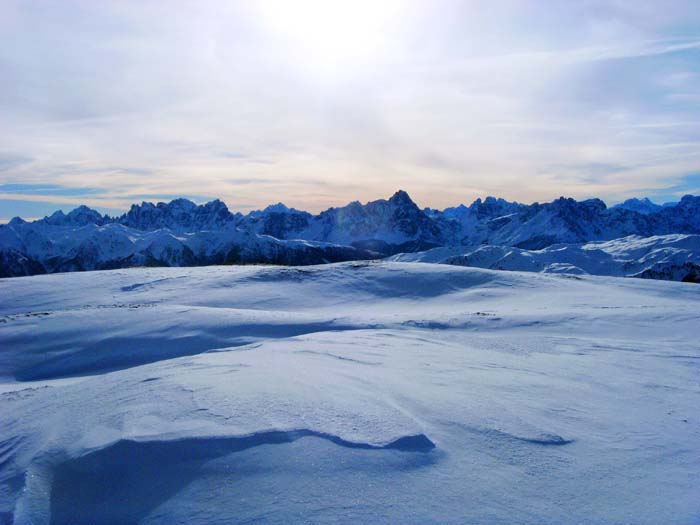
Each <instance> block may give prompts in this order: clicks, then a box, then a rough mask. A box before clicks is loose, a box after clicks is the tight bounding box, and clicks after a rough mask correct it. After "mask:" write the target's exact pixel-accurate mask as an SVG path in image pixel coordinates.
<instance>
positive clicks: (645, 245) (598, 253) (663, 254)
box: [390, 235, 700, 283]
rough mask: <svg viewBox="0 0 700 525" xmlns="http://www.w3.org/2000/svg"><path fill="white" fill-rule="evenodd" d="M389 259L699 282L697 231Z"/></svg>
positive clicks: (435, 251) (454, 249)
mask: <svg viewBox="0 0 700 525" xmlns="http://www.w3.org/2000/svg"><path fill="white" fill-rule="evenodd" d="M390 260H392V261H401V262H429V263H442V264H453V265H457V266H472V267H476V268H488V269H492V270H516V271H524V272H545V273H569V274H576V275H581V274H591V275H614V276H618V277H641V278H647V279H664V280H667V281H687V282H696V283H700V235H658V236H655V237H638V236H635V235H631V236H629V237H624V238H622V239H615V240H612V241H601V242H589V243H582V244H554V245H552V246H548V247H547V248H544V249H542V250H522V249H520V248H513V247H510V246H490V245H483V246H478V247H471V248H466V247H462V246H460V247H440V248H433V249H431V250H427V251H424V252H416V253H402V254H399V255H394V256H392V257H390Z"/></svg>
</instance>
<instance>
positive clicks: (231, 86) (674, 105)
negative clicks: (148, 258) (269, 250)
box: [0, 0, 700, 219]
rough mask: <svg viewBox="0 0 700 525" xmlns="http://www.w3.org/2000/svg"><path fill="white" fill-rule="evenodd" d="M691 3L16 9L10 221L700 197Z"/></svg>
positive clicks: (3, 152)
mask: <svg viewBox="0 0 700 525" xmlns="http://www.w3.org/2000/svg"><path fill="white" fill-rule="evenodd" d="M698 64H700V9H698V5H697V2H694V1H673V0H671V1H664V2H661V1H659V2H654V1H649V2H638V1H614V0H613V1H611V0H606V1H592V0H591V1H586V0H583V1H576V2H574V1H561V2H549V1H547V2H545V1H537V2H535V1H527V0H502V1H499V0H494V1H490V2H487V3H485V2H476V1H448V0H430V1H427V0H426V1H410V0H406V1H403V2H400V1H395V0H386V1H383V2H371V1H369V0H356V1H354V2H332V1H330V2H329V1H321V0H298V1H296V2H288V1H282V0H265V1H263V0H260V1H257V2H256V1H254V0H250V1H240V2H235V1H234V2H224V1H223V0H222V1H219V2H178V1H169V2H165V1H163V2H157V1H145V2H144V1H138V2H136V1H134V2H130V1H123V0H122V1H118V2H117V1H115V2H110V1H108V0H105V1H101V2H92V1H70V0H62V1H61V2H54V1H45V2H40V1H32V0H4V1H3V2H2V3H1V4H0V78H2V79H3V80H2V82H0V114H1V115H2V118H1V119H0V219H3V218H5V219H6V218H9V217H12V216H14V215H22V216H25V217H26V216H42V215H45V214H47V213H50V212H51V211H53V210H54V209H57V208H63V209H69V208H72V207H74V206H75V205H78V204H81V203H85V204H88V205H90V206H93V207H95V208H97V209H100V210H102V211H106V212H111V213H115V212H117V211H119V210H124V209H126V208H128V205H129V204H130V203H131V202H135V201H140V200H143V199H146V200H159V199H160V200H167V199H170V198H173V197H174V196H191V197H193V198H194V199H195V200H199V201H203V200H208V199H210V198H213V197H219V198H221V199H222V200H224V201H225V202H226V203H227V204H228V205H229V207H230V208H232V209H234V210H242V211H245V210H248V209H251V208H259V207H262V206H264V205H266V204H269V203H272V202H278V201H283V202H285V203H286V204H288V205H290V206H294V207H296V208H303V209H309V210H312V211H317V210H320V209H324V208H326V207H328V206H331V205H339V204H345V203H347V202H348V201H350V200H355V199H359V200H371V199H375V198H380V197H386V196H388V195H390V194H391V193H393V192H394V191H395V190H396V189H398V188H402V189H405V190H407V191H408V192H409V193H410V194H411V195H412V196H413V197H414V199H415V200H416V201H417V202H418V203H419V204H421V205H423V206H431V207H445V206H449V205H454V204H457V203H459V202H467V203H468V202H471V201H472V200H474V199H475V198H477V197H484V196H486V195H497V196H501V197H505V198H508V199H512V200H519V201H522V202H532V201H540V202H542V201H546V200H550V199H552V198H555V197H558V196H560V195H567V196H573V197H576V198H586V197H591V196H598V197H601V198H603V199H604V200H606V201H608V202H616V201H619V200H622V199H625V198H628V197H630V196H651V197H652V198H653V199H655V200H658V201H671V200H677V199H678V197H679V196H680V195H682V194H683V193H700V180H699V177H700V162H699V160H700V148H699V147H698V146H700V67H699V66H698Z"/></svg>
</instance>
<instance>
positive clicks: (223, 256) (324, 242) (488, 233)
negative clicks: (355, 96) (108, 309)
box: [0, 190, 700, 280]
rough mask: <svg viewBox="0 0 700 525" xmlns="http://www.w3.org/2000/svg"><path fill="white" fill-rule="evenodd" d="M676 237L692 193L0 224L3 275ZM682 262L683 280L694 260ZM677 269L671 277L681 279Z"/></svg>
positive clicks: (693, 230) (186, 209)
mask: <svg viewBox="0 0 700 525" xmlns="http://www.w3.org/2000/svg"><path fill="white" fill-rule="evenodd" d="M677 234H700V197H699V196H692V195H686V196H684V197H683V198H682V199H681V200H680V201H679V202H678V203H670V204H665V205H657V204H654V203H652V202H651V201H649V200H648V199H642V200H640V199H630V200H628V201H625V202H624V203H621V204H619V205H616V206H613V207H610V208H609V207H607V206H606V204H605V203H604V202H603V201H602V200H600V199H589V200H583V201H576V200H574V199H571V198H564V197H561V198H559V199H556V200H554V201H552V202H549V203H543V204H540V203H533V204H529V205H527V204H521V203H517V202H509V201H506V200H504V199H499V198H494V197H487V198H486V199H484V200H481V199H477V200H476V201H474V202H473V203H472V204H471V205H469V206H466V205H463V204H462V205H459V206H456V207H452V208H446V209H444V210H435V209H430V208H425V209H421V208H420V207H419V206H418V205H417V204H416V203H415V202H414V201H413V200H412V199H411V197H410V196H409V195H408V194H407V193H406V192H405V191H401V190H400V191H397V192H396V193H395V194H394V195H392V196H391V197H390V198H389V199H380V200H376V201H372V202H368V203H366V204H361V203H360V202H357V201H355V202H351V203H350V204H348V205H346V206H343V207H337V208H330V209H328V210H325V211H323V212H321V213H319V214H311V213H308V212H306V211H300V210H296V209H293V208H288V207H287V206H285V205H284V204H282V203H278V204H274V205H271V206H268V207H267V208H265V209H264V210H257V211H253V212H250V213H248V214H246V215H243V214H241V213H232V212H231V211H230V210H229V209H228V208H227V207H226V205H225V204H224V203H223V202H222V201H220V200H218V199H217V200H214V201H211V202H208V203H206V204H202V205H198V204H195V203H194V202H192V201H189V200H187V199H176V200H173V201H171V202H169V203H164V202H159V203H157V204H153V203H150V202H143V203H141V204H134V205H132V206H131V208H130V209H129V211H128V212H126V213H124V214H123V215H121V216H118V217H110V216H107V215H102V214H100V213H99V212H97V211H95V210H93V209H91V208H88V207H87V206H79V207H78V208H76V209H74V210H72V211H71V212H70V213H67V214H65V213H63V212H62V211H57V212H55V213H54V214H52V215H50V216H48V217H45V218H43V219H40V220H37V221H33V222H26V221H24V220H22V219H20V218H18V217H16V218H14V219H12V220H11V221H10V222H9V223H8V224H6V225H2V226H0V276H3V277H11V276H21V275H32V274H38V273H53V272H61V271H80V270H98V269H111V268H123V267H131V266H197V265H209V264H250V263H269V264H290V265H303V264H321V263H327V262H338V261H345V260H355V259H376V258H382V257H387V256H392V255H395V254H399V253H415V252H422V251H426V250H431V249H434V248H438V247H451V248H453V249H456V252H455V253H459V254H460V255H465V254H466V253H467V252H468V250H460V249H459V247H469V248H473V249H477V248H478V247H480V246H484V245H488V246H491V247H493V246H498V247H502V248H503V250H506V249H507V248H513V249H517V250H521V251H523V252H536V251H541V250H549V251H550V252H552V250H553V248H551V247H552V246H555V245H582V246H583V245H584V244H585V243H590V242H595V241H611V240H614V239H621V238H627V237H629V236H635V238H647V237H652V236H666V235H677ZM581 249H585V250H587V248H581ZM664 249H666V250H673V249H675V248H673V247H668V246H665V247H664ZM696 249H697V248H696V247H694V248H692V250H691V251H693V250H696ZM472 251H473V250H472ZM503 253H505V251H504V252H503ZM552 253H555V252H552ZM586 253H589V252H586ZM693 253H694V252H693ZM547 257H549V256H547ZM462 260H464V258H463V259H462ZM673 260H674V264H675V263H676V262H677V260H676V259H673ZM686 262H688V263H689V264H690V265H691V267H690V270H689V273H688V275H691V274H692V273H693V272H695V266H693V265H695V264H696V262H697V261H696V262H693V261H686ZM684 263H685V262H684ZM526 266H527V265H526ZM594 266H595V265H594ZM512 269H527V268H520V267H517V265H516V267H515V268H512ZM644 270H645V268H641V269H640V271H639V272H636V273H640V274H643V273H644ZM662 270H663V269H662ZM586 271H587V270H586ZM683 271H684V270H682V269H681V270H679V271H676V270H675V269H673V270H672V271H670V273H671V274H673V277H672V278H673V279H674V280H682V278H683V277H685V276H684V275H680V274H679V272H680V273H683ZM655 272H656V271H655ZM696 273H697V272H696ZM657 274H658V275H663V271H661V273H659V272H656V273H655V275H657Z"/></svg>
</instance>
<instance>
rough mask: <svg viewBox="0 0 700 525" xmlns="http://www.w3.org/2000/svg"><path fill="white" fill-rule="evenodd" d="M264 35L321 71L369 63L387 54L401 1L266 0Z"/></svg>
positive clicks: (263, 9)
mask: <svg viewBox="0 0 700 525" xmlns="http://www.w3.org/2000/svg"><path fill="white" fill-rule="evenodd" d="M260 5H261V8H262V15H263V17H264V19H265V24H266V25H267V27H268V30H269V31H270V32H271V33H272V34H273V35H274V36H275V37H277V38H281V39H282V40H283V41H284V43H285V44H286V45H288V46H290V51H291V52H293V53H295V54H297V55H301V58H302V59H303V62H304V63H305V64H307V65H310V66H312V67H314V68H317V69H321V70H338V69H342V68H347V67H354V66H359V65H362V64H367V63H372V62H375V61H378V60H380V59H381V58H382V57H384V56H386V54H387V53H388V51H389V48H390V47H391V46H390V38H389V34H390V31H391V29H392V28H393V27H396V25H397V19H398V17H399V15H400V13H399V2H397V1H393V0H382V1H371V0H354V1H342V0H339V1H334V0H325V1H324V0H295V1H290V0H269V1H266V2H263V3H261V4H260Z"/></svg>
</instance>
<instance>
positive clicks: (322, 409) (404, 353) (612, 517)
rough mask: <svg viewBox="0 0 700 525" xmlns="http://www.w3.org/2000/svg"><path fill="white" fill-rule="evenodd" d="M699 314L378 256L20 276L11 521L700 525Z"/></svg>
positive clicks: (627, 282) (11, 406)
mask: <svg viewBox="0 0 700 525" xmlns="http://www.w3.org/2000/svg"><path fill="white" fill-rule="evenodd" d="M699 307H700V292H699V291H698V287H697V285H695V284H692V283H677V282H664V281H651V280H639V279H619V278H613V277H593V276H588V275H580V276H573V275H557V274H538V273H520V272H498V271H491V270H483V269H475V268H464V267H459V266H449V265H434V264H409V263H397V262H385V261H380V262H364V263H357V262H348V263H340V264H331V265H321V266H309V267H303V268H290V267H242V266H236V267H208V268H141V269H128V270H114V271H104V272H82V273H71V274H57V275H41V276H35V277H24V278H18V279H14V278H13V279H3V280H0V376H2V380H1V381H0V414H1V416H2V424H1V425H0V517H1V518H0V523H3V522H8V523H16V524H32V525H34V524H37V525H39V524H46V523H54V524H64V523H72V524H78V523H158V524H170V523H194V524H197V523H202V524H205V523H206V524H209V523H248V522H261V523H279V524H282V523H299V522H307V523H358V522H360V523H368V522H372V523H448V524H457V523H538V524H548V523H551V524H554V523H557V524H558V523H571V522H575V523H591V524H593V523H595V524H599V523H641V524H644V523H648V524H656V523H665V522H668V521H669V519H670V521H672V522H677V523H692V522H693V521H694V520H696V519H697V517H698V516H700V506H699V505H698V501H697V488H698V486H700V472H699V471H698V469H697V468H696V458H695V456H696V450H697V443H698V442H700V420H698V418H697V415H696V413H697V405H698V401H700V388H698V383H697V374H698V372H699V371H700V370H699V369H698V366H699V364H700V347H699V346H698V342H697V326H700V313H699V312H700V308H699ZM669 517H671V518H669Z"/></svg>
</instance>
